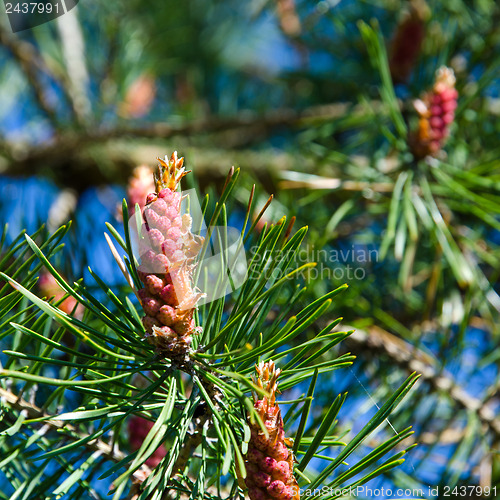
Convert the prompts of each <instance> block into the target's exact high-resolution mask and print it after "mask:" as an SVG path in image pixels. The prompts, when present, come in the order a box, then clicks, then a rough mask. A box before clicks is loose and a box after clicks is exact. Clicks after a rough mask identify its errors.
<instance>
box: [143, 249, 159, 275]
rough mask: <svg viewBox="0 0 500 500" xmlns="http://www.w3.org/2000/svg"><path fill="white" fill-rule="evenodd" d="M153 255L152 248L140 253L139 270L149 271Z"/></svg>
mask: <svg viewBox="0 0 500 500" xmlns="http://www.w3.org/2000/svg"><path fill="white" fill-rule="evenodd" d="M155 257H156V254H155V253H154V252H153V250H146V252H144V253H143V254H141V265H140V266H139V267H140V268H141V269H140V270H141V271H143V272H146V273H148V272H150V271H151V268H152V266H153V262H154V259H155Z"/></svg>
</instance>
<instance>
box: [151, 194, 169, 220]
mask: <svg viewBox="0 0 500 500" xmlns="http://www.w3.org/2000/svg"><path fill="white" fill-rule="evenodd" d="M150 207H151V208H152V209H153V210H154V211H155V212H156V213H157V214H158V215H160V216H162V215H166V213H167V209H168V205H167V204H166V203H165V200H163V199H162V198H158V199H157V200H156V201H155V202H154V203H152V204H151V205H150Z"/></svg>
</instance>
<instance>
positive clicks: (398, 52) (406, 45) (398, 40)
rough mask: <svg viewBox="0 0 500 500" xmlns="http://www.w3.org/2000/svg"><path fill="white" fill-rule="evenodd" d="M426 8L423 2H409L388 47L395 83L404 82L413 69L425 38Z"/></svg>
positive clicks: (390, 66)
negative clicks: (407, 9) (406, 10)
mask: <svg viewBox="0 0 500 500" xmlns="http://www.w3.org/2000/svg"><path fill="white" fill-rule="evenodd" d="M427 16H428V8H427V6H426V5H425V3H424V2H415V1H414V2H410V10H409V11H408V12H406V14H405V15H404V17H403V19H402V20H401V22H400V23H399V24H398V26H397V28H396V31H395V33H394V36H393V38H392V41H391V45H390V58H389V68H390V70H391V76H392V79H393V81H394V82H395V83H404V82H406V81H407V80H408V79H409V77H410V75H411V73H412V71H413V68H414V67H415V63H416V61H417V59H418V56H419V54H420V50H421V48H422V42H423V41H424V37H425V19H426V17H427Z"/></svg>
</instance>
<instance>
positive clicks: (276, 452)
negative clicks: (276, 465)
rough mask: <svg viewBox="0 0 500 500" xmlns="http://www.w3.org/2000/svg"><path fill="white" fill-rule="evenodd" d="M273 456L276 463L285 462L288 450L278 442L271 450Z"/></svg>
mask: <svg viewBox="0 0 500 500" xmlns="http://www.w3.org/2000/svg"><path fill="white" fill-rule="evenodd" d="M273 456H275V457H276V459H277V460H278V461H282V460H286V459H287V458H288V448H287V447H286V446H285V445H284V444H283V443H281V442H280V441H278V442H277V443H276V444H275V446H274V448H273Z"/></svg>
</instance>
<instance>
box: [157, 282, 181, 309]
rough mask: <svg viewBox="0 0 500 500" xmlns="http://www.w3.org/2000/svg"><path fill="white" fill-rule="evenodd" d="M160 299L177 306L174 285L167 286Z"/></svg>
mask: <svg viewBox="0 0 500 500" xmlns="http://www.w3.org/2000/svg"><path fill="white" fill-rule="evenodd" d="M160 297H161V298H162V299H163V300H164V301H165V302H166V303H167V304H170V305H175V303H176V302H177V298H176V296H175V290H174V287H173V285H165V286H164V287H163V289H162V290H161V292H160Z"/></svg>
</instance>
